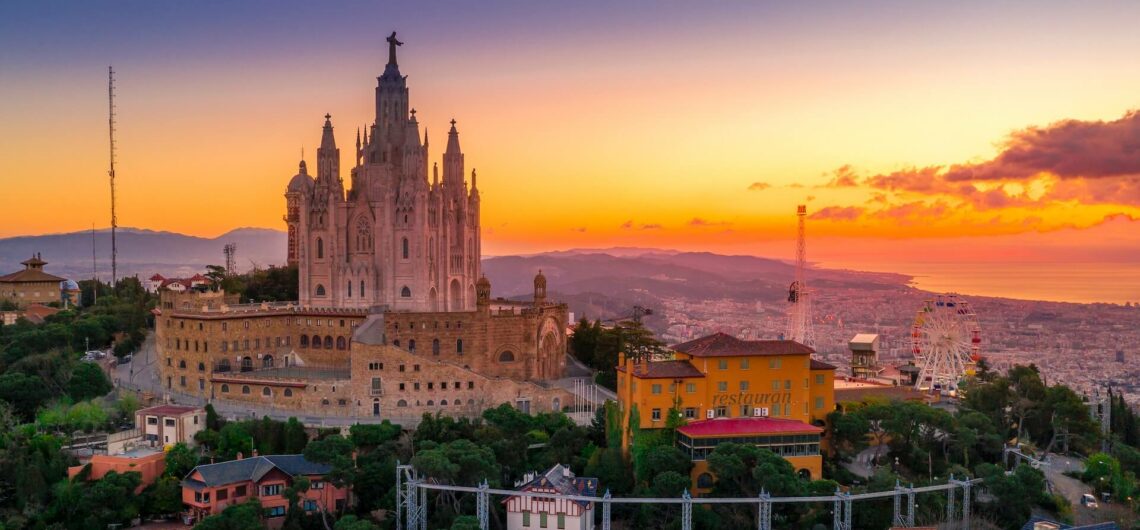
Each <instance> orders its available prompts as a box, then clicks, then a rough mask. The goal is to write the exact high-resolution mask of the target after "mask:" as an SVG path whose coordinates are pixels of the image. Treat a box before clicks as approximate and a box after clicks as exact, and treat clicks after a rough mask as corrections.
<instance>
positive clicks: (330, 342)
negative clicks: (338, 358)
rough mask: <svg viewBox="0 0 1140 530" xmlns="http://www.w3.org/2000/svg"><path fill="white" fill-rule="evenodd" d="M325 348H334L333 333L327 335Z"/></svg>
mask: <svg viewBox="0 0 1140 530" xmlns="http://www.w3.org/2000/svg"><path fill="white" fill-rule="evenodd" d="M325 349H326V350H331V349H333V340H332V335H325Z"/></svg>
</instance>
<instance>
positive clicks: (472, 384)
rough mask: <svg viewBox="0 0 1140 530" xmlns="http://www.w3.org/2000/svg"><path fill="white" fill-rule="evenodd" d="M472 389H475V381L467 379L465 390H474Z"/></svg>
mask: <svg viewBox="0 0 1140 530" xmlns="http://www.w3.org/2000/svg"><path fill="white" fill-rule="evenodd" d="M474 389H475V381H468V382H467V390H474Z"/></svg>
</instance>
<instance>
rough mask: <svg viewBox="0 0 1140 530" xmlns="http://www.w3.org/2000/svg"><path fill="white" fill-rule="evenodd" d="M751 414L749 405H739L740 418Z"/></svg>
mask: <svg viewBox="0 0 1140 530" xmlns="http://www.w3.org/2000/svg"><path fill="white" fill-rule="evenodd" d="M751 415H752V406H751V405H741V406H740V417H741V418H747V417H749V416H751Z"/></svg>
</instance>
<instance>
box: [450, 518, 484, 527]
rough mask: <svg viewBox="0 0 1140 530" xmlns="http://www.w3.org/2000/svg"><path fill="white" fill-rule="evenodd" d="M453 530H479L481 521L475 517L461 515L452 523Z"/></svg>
mask: <svg viewBox="0 0 1140 530" xmlns="http://www.w3.org/2000/svg"><path fill="white" fill-rule="evenodd" d="M451 530H479V519H476V518H475V516H474V515H460V516H459V517H456V518H455V522H453V523H451Z"/></svg>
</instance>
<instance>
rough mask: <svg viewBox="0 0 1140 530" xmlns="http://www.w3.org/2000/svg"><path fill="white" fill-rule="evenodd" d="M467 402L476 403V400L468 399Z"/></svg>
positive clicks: (469, 403)
mask: <svg viewBox="0 0 1140 530" xmlns="http://www.w3.org/2000/svg"><path fill="white" fill-rule="evenodd" d="M467 404H468V405H474V404H475V400H474V399H468V400H467Z"/></svg>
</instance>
